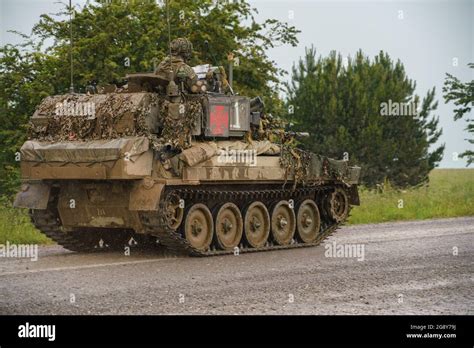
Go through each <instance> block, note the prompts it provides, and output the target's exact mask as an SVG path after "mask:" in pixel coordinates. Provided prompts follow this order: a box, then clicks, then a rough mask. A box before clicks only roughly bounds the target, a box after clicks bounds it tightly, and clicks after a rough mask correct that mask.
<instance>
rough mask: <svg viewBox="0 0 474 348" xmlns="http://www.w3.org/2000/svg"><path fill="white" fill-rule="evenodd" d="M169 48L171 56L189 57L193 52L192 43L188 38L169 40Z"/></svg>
mask: <svg viewBox="0 0 474 348" xmlns="http://www.w3.org/2000/svg"><path fill="white" fill-rule="evenodd" d="M170 49H171V54H172V55H173V56H181V57H183V58H185V59H189V58H191V55H192V53H193V44H192V43H191V41H189V40H188V39H185V38H181V37H180V38H178V39H174V40H173V41H171V44H170Z"/></svg>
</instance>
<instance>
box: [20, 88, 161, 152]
mask: <svg viewBox="0 0 474 348" xmlns="http://www.w3.org/2000/svg"><path fill="white" fill-rule="evenodd" d="M133 98H134V96H133V95H132V94H108V95H79V94H78V95H75V94H72V95H60V96H53V97H49V98H47V99H45V100H44V101H43V102H42V103H41V104H40V106H39V107H38V109H37V111H36V112H37V113H38V114H39V115H40V116H42V115H46V117H42V119H41V120H39V119H38V120H35V121H30V123H29V128H28V138H29V139H36V140H43V141H50V142H53V141H89V140H101V139H117V138H121V137H125V136H146V137H148V138H150V140H152V142H153V143H154V142H156V141H157V140H156V137H154V136H153V135H152V134H151V132H150V129H149V126H148V125H147V123H146V120H145V116H146V115H148V114H149V112H150V109H151V108H152V107H154V106H155V107H156V106H157V104H158V97H157V96H155V95H151V94H149V95H147V96H146V98H147V101H146V102H144V103H142V102H140V103H139V104H137V103H136V101H135V102H134V100H133ZM89 103H90V104H91V105H93V109H92V110H93V113H92V114H90V113H87V110H86V111H84V108H83V109H77V108H76V109H74V106H73V107H72V108H70V109H69V110H68V106H67V105H88V104H89ZM58 105H59V106H61V105H66V106H65V107H64V109H63V110H62V112H59V113H58ZM86 109H87V108H86ZM89 111H90V110H89Z"/></svg>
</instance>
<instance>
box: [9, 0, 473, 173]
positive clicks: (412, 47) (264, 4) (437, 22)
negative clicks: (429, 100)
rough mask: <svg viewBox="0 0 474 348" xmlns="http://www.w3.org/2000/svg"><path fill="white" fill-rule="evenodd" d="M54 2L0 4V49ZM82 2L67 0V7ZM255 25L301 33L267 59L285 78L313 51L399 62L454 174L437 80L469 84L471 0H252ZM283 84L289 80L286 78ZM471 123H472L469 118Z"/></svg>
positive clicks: (457, 148) (460, 163) (459, 126)
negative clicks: (430, 116) (384, 55)
mask: <svg viewBox="0 0 474 348" xmlns="http://www.w3.org/2000/svg"><path fill="white" fill-rule="evenodd" d="M55 2H56V1H55V0H0V43H1V44H2V45H3V44H6V43H18V42H19V41H20V40H19V38H18V37H17V36H16V35H13V34H11V33H8V32H7V30H18V31H21V32H23V33H30V31H31V28H32V26H33V24H34V23H36V22H37V21H38V20H39V16H40V14H42V13H52V12H56V10H57V9H58V8H60V5H59V4H57V3H55ZM84 2H85V1H79V0H73V3H74V4H82V3H84ZM250 3H251V4H252V6H253V7H255V8H257V9H258V11H259V13H258V14H257V16H256V18H257V19H258V20H264V19H266V18H275V19H279V20H282V21H287V22H289V23H290V24H292V25H294V26H296V27H297V29H299V30H301V33H300V34H299V35H298V39H299V44H298V46H297V47H294V48H293V47H288V46H282V47H277V48H274V49H272V50H271V51H270V52H269V56H270V58H271V59H272V60H274V61H275V62H276V63H277V65H278V66H279V67H281V68H283V69H285V70H287V71H290V70H291V66H292V64H293V62H295V61H297V60H298V59H299V57H301V56H303V55H304V49H305V47H309V46H311V45H314V46H315V47H316V49H317V51H318V53H319V54H321V55H323V56H325V55H327V54H328V53H329V52H330V51H331V50H336V51H338V52H340V53H341V54H342V55H344V56H347V55H351V56H353V55H354V54H355V52H356V51H357V50H359V49H362V51H363V52H364V53H365V54H367V55H369V56H370V57H373V56H375V55H377V54H378V52H379V51H380V50H383V51H385V52H388V54H389V55H390V57H392V58H393V59H395V60H396V59H400V60H401V61H402V62H403V64H404V65H405V69H406V72H407V74H408V76H409V77H410V78H412V79H413V80H415V81H416V83H417V94H419V95H420V96H424V95H425V94H426V92H427V91H428V89H430V88H432V87H433V86H434V87H436V91H437V93H436V96H437V99H438V101H439V107H438V110H437V114H438V115H439V116H440V126H441V127H442V128H443V135H442V137H441V140H440V142H441V143H446V149H445V153H444V158H443V160H442V162H441V165H440V166H441V167H451V168H455V167H457V168H459V167H464V166H465V161H464V160H461V159H458V160H457V161H455V160H453V153H455V152H457V153H461V152H463V151H464V150H466V149H467V148H468V146H469V144H468V142H467V141H465V140H464V139H465V138H467V137H468V135H467V132H466V131H465V130H464V128H465V127H466V122H464V121H463V120H460V121H457V122H454V121H453V112H452V110H453V105H445V104H444V102H443V99H442V95H441V89H442V86H443V81H444V77H445V73H447V72H448V73H450V74H453V75H455V76H457V77H459V78H460V79H461V80H463V81H468V80H472V79H473V78H474V76H473V75H474V74H473V72H472V70H473V69H469V68H467V64H468V63H470V62H474V21H473V18H474V0H446V1H428V0H426V1H419V0H418V1H360V0H344V1H310V0H252V1H250ZM289 78H291V76H290V75H288V76H287V79H289ZM472 117H474V116H472Z"/></svg>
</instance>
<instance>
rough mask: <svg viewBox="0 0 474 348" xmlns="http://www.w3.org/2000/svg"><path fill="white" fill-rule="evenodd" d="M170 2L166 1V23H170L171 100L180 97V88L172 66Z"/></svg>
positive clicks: (169, 84)
mask: <svg viewBox="0 0 474 348" xmlns="http://www.w3.org/2000/svg"><path fill="white" fill-rule="evenodd" d="M169 3H170V0H166V22H167V23H168V47H169V55H170V61H169V64H170V75H169V83H168V86H166V94H167V95H168V97H170V98H176V97H178V96H179V88H178V86H177V85H176V83H175V82H174V71H173V66H172V64H171V26H170V6H169Z"/></svg>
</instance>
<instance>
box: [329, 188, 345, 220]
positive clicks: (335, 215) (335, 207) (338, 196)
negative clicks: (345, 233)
mask: <svg viewBox="0 0 474 348" xmlns="http://www.w3.org/2000/svg"><path fill="white" fill-rule="evenodd" d="M327 210H328V214H329V217H330V218H331V219H332V220H334V221H335V222H337V223H339V222H342V221H344V220H345V219H346V218H347V216H348V215H349V197H348V196H347V193H346V191H344V190H343V189H341V188H339V187H338V188H336V189H335V190H334V191H333V192H331V193H330V194H329V196H328V200H327Z"/></svg>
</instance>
